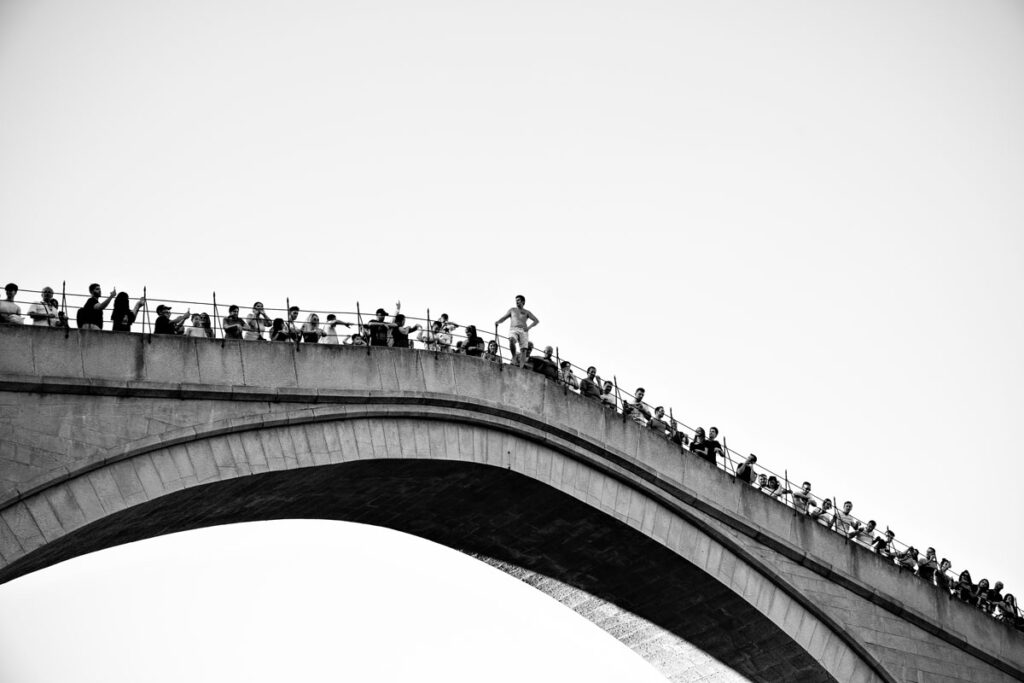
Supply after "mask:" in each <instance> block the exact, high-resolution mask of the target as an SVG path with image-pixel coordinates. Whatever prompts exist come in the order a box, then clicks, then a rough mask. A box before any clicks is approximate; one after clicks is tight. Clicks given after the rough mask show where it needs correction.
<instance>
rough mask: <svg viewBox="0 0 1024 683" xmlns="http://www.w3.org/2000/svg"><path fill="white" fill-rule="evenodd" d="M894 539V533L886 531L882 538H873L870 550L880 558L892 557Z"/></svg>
mask: <svg viewBox="0 0 1024 683" xmlns="http://www.w3.org/2000/svg"><path fill="white" fill-rule="evenodd" d="M826 502H828V501H826ZM894 538H896V532H894V531H893V530H892V529H886V530H885V537H884V538H883V537H882V536H875V540H873V541H871V549H872V550H874V551H875V552H876V553H878V554H879V555H881V556H882V557H892V554H893V552H894V550H893V547H892V541H893V539H894Z"/></svg>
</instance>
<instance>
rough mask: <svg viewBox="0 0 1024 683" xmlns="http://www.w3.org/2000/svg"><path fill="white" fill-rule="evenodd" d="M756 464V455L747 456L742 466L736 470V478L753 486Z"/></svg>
mask: <svg viewBox="0 0 1024 683" xmlns="http://www.w3.org/2000/svg"><path fill="white" fill-rule="evenodd" d="M756 462H757V456H756V455H754V454H753V453H751V454H750V455H748V456H747V459H746V460H744V461H743V464H742V465H740V466H739V467H737V468H736V478H737V479H739V480H740V481H743V482H746V483H748V484H754V463H756ZM762 476H764V475H762Z"/></svg>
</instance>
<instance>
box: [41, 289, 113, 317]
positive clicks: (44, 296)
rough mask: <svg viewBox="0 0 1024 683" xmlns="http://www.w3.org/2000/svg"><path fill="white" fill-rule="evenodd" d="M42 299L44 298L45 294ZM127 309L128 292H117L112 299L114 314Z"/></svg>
mask: <svg viewBox="0 0 1024 683" xmlns="http://www.w3.org/2000/svg"><path fill="white" fill-rule="evenodd" d="M51 296H52V293H51ZM43 298H44V299H45V298H46V294H45V292H44V294H43ZM128 308H129V305H128V292H118V294H117V296H115V297H114V312H115V313H120V312H121V311H127V310H128Z"/></svg>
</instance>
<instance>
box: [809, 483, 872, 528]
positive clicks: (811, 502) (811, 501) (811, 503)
mask: <svg viewBox="0 0 1024 683" xmlns="http://www.w3.org/2000/svg"><path fill="white" fill-rule="evenodd" d="M813 505H814V500H812V499H811V482H809V481H805V482H804V484H803V486H802V487H801V488H800V490H799V491H794V492H793V507H795V508H796V511H797V512H802V513H803V514H805V515H806V514H807V512H808V510H809V508H810V506H813ZM870 541H871V539H870V538H869V539H868V542H870Z"/></svg>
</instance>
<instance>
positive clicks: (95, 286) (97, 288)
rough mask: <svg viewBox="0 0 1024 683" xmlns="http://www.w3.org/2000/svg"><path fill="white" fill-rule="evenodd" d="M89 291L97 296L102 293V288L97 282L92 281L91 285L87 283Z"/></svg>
mask: <svg viewBox="0 0 1024 683" xmlns="http://www.w3.org/2000/svg"><path fill="white" fill-rule="evenodd" d="M89 293H90V294H92V295H93V296H99V295H100V294H102V293H103V288H102V287H100V286H99V284H98V283H96V282H94V283H92V284H91V285H89Z"/></svg>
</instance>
